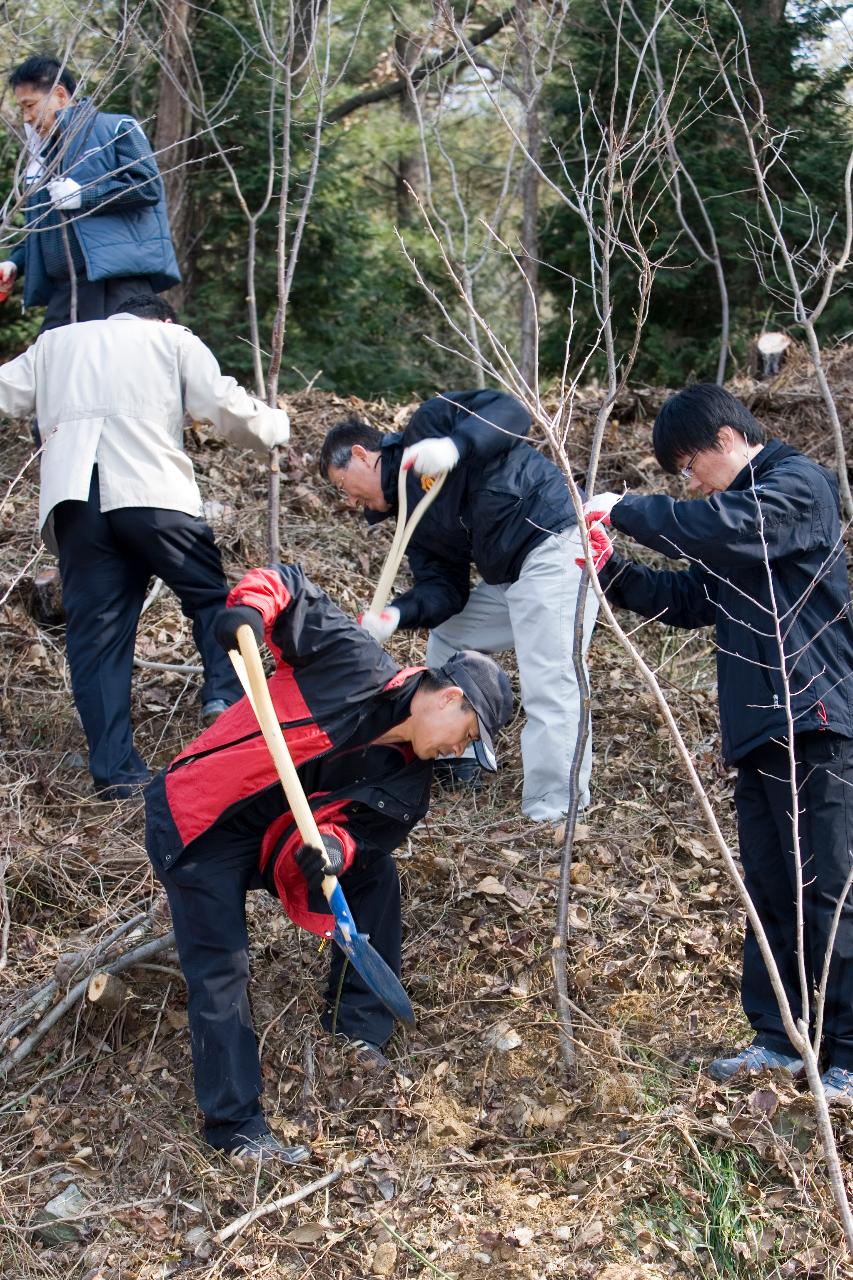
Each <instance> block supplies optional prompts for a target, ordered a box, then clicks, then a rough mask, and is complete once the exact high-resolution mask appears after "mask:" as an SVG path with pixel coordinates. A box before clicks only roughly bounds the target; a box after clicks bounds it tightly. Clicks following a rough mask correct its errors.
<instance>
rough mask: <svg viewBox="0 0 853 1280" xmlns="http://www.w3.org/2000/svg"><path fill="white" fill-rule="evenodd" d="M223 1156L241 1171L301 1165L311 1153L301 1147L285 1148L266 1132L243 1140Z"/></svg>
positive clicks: (272, 1135)
mask: <svg viewBox="0 0 853 1280" xmlns="http://www.w3.org/2000/svg"><path fill="white" fill-rule="evenodd" d="M238 1137H239V1135H238ZM225 1155H227V1156H228V1157H229V1159H230V1160H231V1161H232V1162H233V1163H234V1164H235V1165H236V1166H237V1168H238V1169H242V1168H248V1167H249V1166H250V1165H254V1164H302V1162H303V1160H307V1159H308V1158H309V1156H310V1155H311V1152H310V1151H309V1150H308V1148H307V1147H303V1146H298V1147H286V1146H284V1144H283V1143H281V1142H279V1140H278V1138H277V1137H276V1136H275V1134H272V1133H269V1132H267V1133H259V1134H258V1135H257V1137H255V1138H244V1139H243V1140H242V1141H241V1142H240V1143H239V1145H238V1146H236V1147H229V1148H228V1149H227V1151H226V1152H225Z"/></svg>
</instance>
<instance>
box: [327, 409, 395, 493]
mask: <svg viewBox="0 0 853 1280" xmlns="http://www.w3.org/2000/svg"><path fill="white" fill-rule="evenodd" d="M354 444H360V445H361V446H362V448H363V449H369V450H370V452H371V453H377V452H378V451H379V450H380V449H381V448H382V432H381V431H379V430H377V428H376V427H372V426H371V425H370V423H369V422H365V421H364V419H363V418H356V417H352V418H345V419H344V421H343V422H336V423H335V425H334V426H333V427H330V428H329V430H328V431H327V432H326V439H325V440H324V441H323V447H322V449H321V450H320V475H321V476H322V477H323V479H324V480H328V478H329V468H330V467H335V468H337V469H338V470H341V471H345V470H346V468H347V467H348V466H349V464H350V462H351V460H352V447H353V445H354Z"/></svg>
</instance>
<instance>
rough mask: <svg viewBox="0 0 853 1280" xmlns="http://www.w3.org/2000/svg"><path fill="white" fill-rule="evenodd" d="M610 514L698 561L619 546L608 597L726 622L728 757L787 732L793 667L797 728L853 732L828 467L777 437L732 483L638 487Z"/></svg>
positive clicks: (847, 613) (852, 638)
mask: <svg viewBox="0 0 853 1280" xmlns="http://www.w3.org/2000/svg"><path fill="white" fill-rule="evenodd" d="M753 477H754V479H753ZM610 518H611V522H612V524H613V526H614V528H616V529H619V530H621V531H622V532H623V533H627V534H628V535H629V536H630V537H632V538H634V540H635V541H636V542H640V543H642V544H643V546H646V547H651V548H652V549H653V550H655V551H660V552H662V553H663V554H664V555H666V556H670V557H672V558H673V559H678V558H683V559H686V560H689V561H691V562H692V563H691V567H690V568H689V569H687V570H681V571H655V570H654V569H649V568H646V567H644V566H642V565H637V564H632V563H631V562H630V561H626V560H623V559H622V558H621V557H619V556H616V555H614V556H613V557H612V558H611V560H610V561H609V562H608V563H607V564H606V565H605V566H604V568H603V570H602V572H601V581H602V584H603V585H604V587H605V590H606V593H607V598H608V599H609V600H610V601H612V602H613V603H614V604H619V605H624V606H625V607H626V608H628V609H633V610H634V612H635V613H639V614H642V615H643V616H644V617H647V618H656V619H657V620H658V621H660V622H664V623H668V624H669V625H670V626H674V627H704V626H714V627H715V628H716V639H717V685H718V693H719V699H720V723H721V728H722V739H723V755H724V757H725V759H726V760H727V761H729V762H732V763H733V762H735V761H737V760H739V759H741V758H742V757H743V756H745V755H746V754H747V753H748V752H749V751H752V750H753V749H754V748H755V747H757V746H760V745H761V744H762V743H764V742H767V741H769V740H770V739H771V738H775V739H779V740H783V741H784V740H786V739H787V736H788V732H787V720H786V716H785V702H784V685H783V669H784V671H785V672H786V673H787V675H788V681H789V685H790V690H791V702H792V711H793V719H794V731H795V733H801V732H804V731H806V730H813V729H831V730H833V731H834V732H836V733H839V734H843V735H845V736H848V737H849V736H853V691H851V679H853V620H851V606H850V590H849V586H848V580H847V565H846V560H845V555H844V546H843V544H842V541H841V526H840V522H839V515H838V489H837V485H836V482H835V478H834V477H833V476H832V475H831V474H830V473H829V472H828V471H826V470H825V469H824V468H823V467H820V466H818V465H817V463H815V462H812V461H810V460H809V459H808V458H805V457H804V456H803V455H802V454H801V453H798V452H797V451H796V450H795V449H792V448H791V447H790V446H789V445H785V444H782V443H781V442H780V441H779V440H771V441H770V442H769V443H768V444H767V445H765V447H764V448H763V449H762V450H761V452H760V453H759V454H757V455H756V457H755V459H754V462H753V465H752V469H750V467H749V466H746V467H744V469H743V470H742V471H741V472H740V473H739V474H738V475H737V476H736V477H735V479H734V480H733V481H732V483H731V485H730V486H729V487H728V489H726V490H725V491H724V492H722V493H716V494H713V495H712V496H711V497H710V498H706V499H701V500H700V499H694V500H692V501H688V502H676V501H674V500H673V499H672V498H669V497H665V496H662V495H661V496H655V497H641V496H639V495H637V496H633V495H628V496H626V497H625V498H623V499H622V500H621V501H620V502H618V503H617V504H616V505H615V506H614V507H613V509H612V511H611V513H610ZM765 547H766V556H767V561H769V573H768V565H767V562H766V561H765ZM771 583H772V593H773V596H774V597H775V601H776V612H777V614H778V617H779V619H780V624H781V634H782V644H783V649H784V658H785V661H784V668H783V663H782V660H781V656H780V652H779V646H778V643H777V639H776V634H775V628H774V619H773V609H772V602H771V590H770V588H771Z"/></svg>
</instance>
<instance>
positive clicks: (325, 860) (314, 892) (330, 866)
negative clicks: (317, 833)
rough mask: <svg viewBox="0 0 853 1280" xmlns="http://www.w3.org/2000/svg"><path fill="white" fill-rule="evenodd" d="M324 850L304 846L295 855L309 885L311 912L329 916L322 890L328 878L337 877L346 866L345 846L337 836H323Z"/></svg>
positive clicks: (310, 845) (314, 846)
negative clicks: (319, 912) (325, 879)
mask: <svg viewBox="0 0 853 1280" xmlns="http://www.w3.org/2000/svg"><path fill="white" fill-rule="evenodd" d="M320 838H321V839H322V841H323V848H322V849H318V848H317V846H316V845H312V844H303V845H302V846H301V847H300V848H299V849H297V851H296V853H295V854H294V858H295V861H296V865H297V867H298V868H299V870H300V871H301V872H302V874H303V875H304V877H305V882H306V884H307V885H308V909H309V911H322V912H325V913H326V914H327V915H328V912H329V907H328V904H327V902H326V899H325V897H324V896H323V890H322V888H321V886H322V884H323V880H324V878H325V877H326V876H328V875H332V876H336V875H339V874H340V873H341V871H342V870H343V866H344V846H343V845H342V844H341V842H340V840H339V839H338V838H337V836H330V835H322V836H321V837H320Z"/></svg>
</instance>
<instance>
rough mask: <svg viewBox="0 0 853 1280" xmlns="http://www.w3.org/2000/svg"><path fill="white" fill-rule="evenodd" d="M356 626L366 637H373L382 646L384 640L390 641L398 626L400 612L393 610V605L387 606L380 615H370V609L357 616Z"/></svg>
mask: <svg viewBox="0 0 853 1280" xmlns="http://www.w3.org/2000/svg"><path fill="white" fill-rule="evenodd" d="M358 625H359V626H360V627H361V628H362V629H363V630H364V631H366V632H367V634H368V635H370V636H373V639H374V640H378V641H379V643H380V644H384V643H385V641H386V640H390V638H391V636H393V634H394V632H395V631H396V630H397V628H398V627H399V625H400V610H399V609H395V608H394V606H393V604H389V605H388V607H387V609H383V610H382V612H381V613H371V611H370V609H365V611H364V613H360V614H359V616H358Z"/></svg>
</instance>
